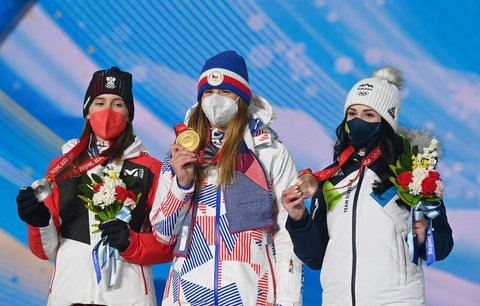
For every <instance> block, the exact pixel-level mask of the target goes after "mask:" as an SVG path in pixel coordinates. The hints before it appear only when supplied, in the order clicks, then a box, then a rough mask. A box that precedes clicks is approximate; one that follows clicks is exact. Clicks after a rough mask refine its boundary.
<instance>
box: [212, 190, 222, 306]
mask: <svg viewBox="0 0 480 306" xmlns="http://www.w3.org/2000/svg"><path fill="white" fill-rule="evenodd" d="M216 202H217V203H216V207H215V210H216V212H215V270H214V273H215V274H214V275H213V282H214V284H213V299H214V301H215V305H218V257H219V254H218V253H219V249H220V241H219V239H220V237H219V236H220V229H219V226H218V224H219V223H220V206H221V191H220V187H219V188H218V189H217V201H216Z"/></svg>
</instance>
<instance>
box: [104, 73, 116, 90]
mask: <svg viewBox="0 0 480 306" xmlns="http://www.w3.org/2000/svg"><path fill="white" fill-rule="evenodd" d="M115 80H116V78H114V77H111V76H109V77H106V81H107V84H105V87H106V88H108V89H114V88H115V87H116V86H115Z"/></svg>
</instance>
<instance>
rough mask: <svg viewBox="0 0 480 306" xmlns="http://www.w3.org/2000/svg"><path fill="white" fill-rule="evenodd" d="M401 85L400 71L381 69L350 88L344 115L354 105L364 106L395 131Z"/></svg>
mask: <svg viewBox="0 0 480 306" xmlns="http://www.w3.org/2000/svg"><path fill="white" fill-rule="evenodd" d="M403 85H404V80H403V77H402V73H401V72H400V70H398V69H396V68H394V67H391V66H385V67H381V68H379V69H378V70H377V71H375V72H374V73H373V76H372V77H371V78H367V79H363V80H361V81H360V82H358V83H356V84H355V85H354V86H353V87H352V89H351V90H350V92H349V93H348V96H347V100H346V101H345V107H344V113H346V111H347V109H348V108H349V107H350V106H352V105H354V104H362V105H366V106H368V107H371V108H372V109H374V110H375V111H376V112H377V113H379V114H380V116H382V118H383V119H385V121H387V122H388V123H389V124H390V126H391V127H392V128H393V130H394V131H396V130H397V126H398V114H399V112H400V105H401V99H400V89H402V88H403Z"/></svg>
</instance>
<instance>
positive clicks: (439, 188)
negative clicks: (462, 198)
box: [435, 180, 445, 198]
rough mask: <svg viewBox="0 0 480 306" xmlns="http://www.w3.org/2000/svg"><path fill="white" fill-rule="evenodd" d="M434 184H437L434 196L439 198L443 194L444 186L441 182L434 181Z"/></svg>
mask: <svg viewBox="0 0 480 306" xmlns="http://www.w3.org/2000/svg"><path fill="white" fill-rule="evenodd" d="M435 183H436V184H437V188H435V195H436V196H437V197H440V198H441V197H443V194H444V193H445V189H444V188H445V186H444V184H443V181H442V180H436V181H435Z"/></svg>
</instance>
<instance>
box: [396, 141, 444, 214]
mask: <svg viewBox="0 0 480 306" xmlns="http://www.w3.org/2000/svg"><path fill="white" fill-rule="evenodd" d="M403 142H404V152H403V154H402V155H400V157H399V159H398V160H397V163H396V165H390V168H391V169H392V171H393V173H394V174H395V177H390V181H391V182H392V183H393V184H394V185H395V186H396V187H397V193H398V196H399V197H400V198H401V199H402V200H403V201H404V202H405V203H406V204H408V205H409V206H410V207H414V206H415V205H417V204H418V203H419V202H436V201H439V200H441V199H442V197H443V193H444V185H443V181H442V179H441V178H440V174H439V173H438V172H437V171H436V170H435V168H436V166H437V162H438V151H437V149H438V141H437V140H436V139H435V138H433V139H432V140H431V142H430V145H429V146H428V147H425V148H423V152H422V153H420V152H419V151H418V146H416V145H415V146H413V148H412V147H411V146H410V142H409V141H408V140H407V139H406V138H403Z"/></svg>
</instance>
